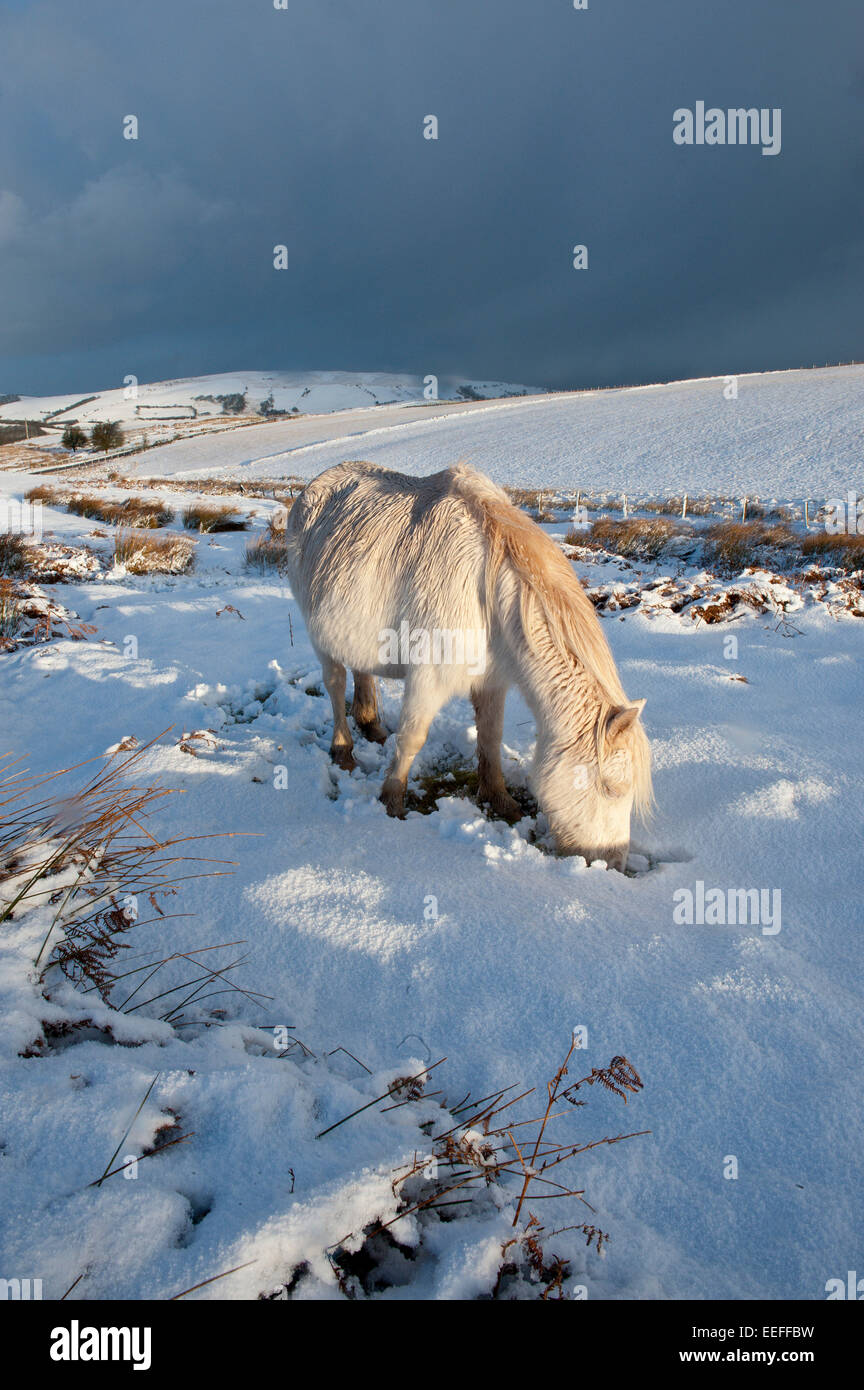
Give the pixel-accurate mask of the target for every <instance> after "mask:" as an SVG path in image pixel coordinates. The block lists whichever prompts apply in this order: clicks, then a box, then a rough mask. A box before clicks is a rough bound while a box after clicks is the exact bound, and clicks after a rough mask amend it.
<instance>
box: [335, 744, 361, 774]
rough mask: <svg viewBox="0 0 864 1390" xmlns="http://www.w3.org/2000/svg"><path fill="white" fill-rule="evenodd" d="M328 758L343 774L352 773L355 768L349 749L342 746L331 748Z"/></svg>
mask: <svg viewBox="0 0 864 1390" xmlns="http://www.w3.org/2000/svg"><path fill="white" fill-rule="evenodd" d="M330 757H331V759H332V760H333V762H334V763H335V764H336V766H337V767H341V769H342V771H343V772H353V771H354V769H355V767H356V766H357V763H356V762H355V760H354V754H353V753H352V752H351V749H350V748H346V747H345V746H344V745H343V746H341V747H339V748H331V749H330Z"/></svg>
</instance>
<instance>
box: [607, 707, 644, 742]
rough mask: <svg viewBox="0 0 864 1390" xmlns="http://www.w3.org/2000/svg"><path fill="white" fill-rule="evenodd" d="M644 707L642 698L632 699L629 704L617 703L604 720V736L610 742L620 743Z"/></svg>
mask: <svg viewBox="0 0 864 1390" xmlns="http://www.w3.org/2000/svg"><path fill="white" fill-rule="evenodd" d="M644 708H645V701H644V700H634V701H633V703H632V704H630V705H619V706H618V708H617V709H613V710H612V712H611V714H610V715H609V718H608V720H607V721H606V737H607V739H608V740H609V742H610V743H611V744H616V743H620V742H621V740H622V738H623V737H624V735H625V734H626V733H627V732H628V730H629V729H632V727H633V725H634V724H635V723H636V720H637V719H638V718H639V716H640V714H641V713H642V711H643V709H644Z"/></svg>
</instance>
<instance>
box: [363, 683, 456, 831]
mask: <svg viewBox="0 0 864 1390" xmlns="http://www.w3.org/2000/svg"><path fill="white" fill-rule="evenodd" d="M447 695H448V692H447V691H445V690H442V689H441V687H440V686H439V685H437V684H432V683H431V682H429V681H426V680H421V679H417V678H416V676H415V677H414V678H413V679H412V675H411V674H409V675H408V677H407V678H406V681H405V695H404V698H403V700H402V709H401V711H400V714H399V728H398V730H397V733H396V753H395V756H394V758H393V761H392V763H391V764H390V766H389V768H388V769H387V776H386V777H385V779H384V785H383V787H382V788H381V796H380V800H381V801H383V802H384V805H385V806H386V807H387V814H388V816H401V815H402V813H403V807H404V804H405V787H406V784H407V782H408V773H409V772H410V771H411V764H412V763H413V761H414V759H415V758H416V756H417V754H418V753H419V752H420V749H421V748H422V747H423V744H424V743H425V742H426V735H427V734H428V732H429V725H430V724H431V723H432V720H433V719H434V718H435V715H436V714H437V713H438V711H439V709H440V708H441V706H442V705H443V704H444V701H445V700H446V699H447Z"/></svg>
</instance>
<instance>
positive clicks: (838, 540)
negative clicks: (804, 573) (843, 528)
mask: <svg viewBox="0 0 864 1390" xmlns="http://www.w3.org/2000/svg"><path fill="white" fill-rule="evenodd" d="M801 554H802V555H803V556H804V557H805V559H808V560H827V561H828V563H829V564H832V565H836V566H837V568H838V569H842V570H845V571H846V572H847V573H852V572H853V571H855V570H860V569H862V568H864V536H858V535H840V536H829V535H828V533H827V532H824V533H820V532H814V531H811V532H809V533H808V534H807V535H806V536H805V537H804V538H803V540H802V541H801Z"/></svg>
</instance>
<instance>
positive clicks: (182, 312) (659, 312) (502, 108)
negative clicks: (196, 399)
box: [0, 0, 864, 392]
mask: <svg viewBox="0 0 864 1390" xmlns="http://www.w3.org/2000/svg"><path fill="white" fill-rule="evenodd" d="M862 35H864V21H862V18H861V10H860V3H859V0H819V4H818V5H817V4H815V0H814V3H810V2H809V0H761V3H759V4H754V3H753V0H727V3H725V4H720V3H711V4H709V3H707V0H705V3H700V0H661V3H657V4H651V3H649V0H638V3H637V0H589V8H588V9H587V10H585V11H575V10H574V9H573V8H572V3H571V0H494V3H493V0H438V3H435V4H431V3H428V2H427V0H424V2H423V3H421V0H368V3H366V4H364V5H357V4H356V3H348V2H347V0H288V8H287V9H286V10H284V11H283V10H275V9H274V7H273V3H272V0H209V2H208V0H182V3H178V0H171V2H170V3H169V0H147V3H146V4H145V3H143V0H142V3H140V4H132V3H127V4H117V3H116V0H82V2H81V3H78V4H76V5H74V6H69V5H68V4H67V3H65V0H46V3H42V4H40V5H38V6H32V7H31V6H29V5H26V4H22V3H20V2H19V3H14V4H7V6H6V7H5V9H4V10H3V11H2V17H0V74H2V76H0V83H2V90H0V391H3V390H18V391H30V392H46V391H52V390H58V391H59V390H77V389H86V388H89V387H94V386H107V385H111V384H114V383H117V384H119V383H120V382H121V381H122V378H123V376H124V375H126V373H128V372H134V373H135V374H136V375H138V376H139V377H140V378H141V379H148V378H149V379H153V378H160V377H166V376H173V375H181V374H182V375H192V374H198V373H203V372H208V371H218V370H223V369H254V368H268V367H285V368H290V367H300V368H302V367H333V368H353V369H357V370H374V369H382V370H387V369H389V370H402V371H412V370H413V371H417V372H422V373H424V374H425V373H426V372H436V373H439V374H442V375H444V374H447V373H449V372H457V373H462V374H465V375H466V376H475V377H480V378H485V379H508V380H516V381H523V382H527V383H531V384H534V383H536V384H548V385H552V386H565V385H586V384H590V385H593V384H608V383H611V382H623V381H630V382H635V381H649V380H657V379H661V378H664V377H674V376H690V375H700V374H708V373H720V372H727V371H729V372H732V371H746V370H752V369H758V368H761V367H766V368H778V367H783V366H791V365H809V364H810V363H813V362H820V363H821V362H825V361H833V360H846V359H849V358H852V357H856V356H857V357H860V356H862V341H861V340H862V329H861V325H862V322H864V313H862V310H864V254H862V253H864V239H862V210H864V208H862V187H864V179H862V174H864V141H862V131H864V119H862V117H864V42H862ZM700 100H703V101H705V102H706V104H707V105H708V106H715V105H716V106H718V107H722V108H727V107H757V108H763V107H767V108H772V109H773V108H775V107H779V108H781V109H782V113H783V116H782V121H783V124H782V132H783V144H782V152H781V154H780V155H778V156H777V157H775V158H765V157H763V156H762V155H761V153H760V150H759V149H758V148H730V147H725V148H724V147H720V148H707V147H701V148H700V147H684V148H681V147H678V146H676V145H675V144H674V143H673V140H672V129H673V119H672V117H673V112H674V111H675V109H676V108H679V107H690V108H693V107H694V106H695V104H696V102H697V101H700ZM127 114H135V115H136V116H137V117H138V118H139V122H140V130H139V139H138V140H137V141H126V140H124V139H123V138H122V118H123V117H124V116H125V115H127ZM427 114H435V115H436V116H437V117H438V120H439V123H440V130H439V139H438V140H437V141H427V140H424V139H423V137H422V122H423V117H424V116H426V115H427ZM277 243H284V244H286V245H287V246H288V248H289V257H290V268H289V270H288V271H286V272H276V271H274V270H273V268H272V248H273V246H274V245H275V244H277ZM576 243H584V244H586V245H587V246H588V248H589V269H588V270H587V271H582V272H577V271H574V270H573V269H572V267H571V259H572V247H573V245H574V244H576Z"/></svg>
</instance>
